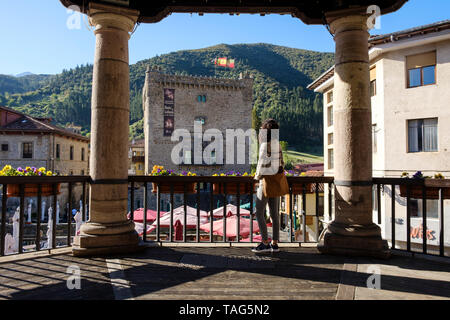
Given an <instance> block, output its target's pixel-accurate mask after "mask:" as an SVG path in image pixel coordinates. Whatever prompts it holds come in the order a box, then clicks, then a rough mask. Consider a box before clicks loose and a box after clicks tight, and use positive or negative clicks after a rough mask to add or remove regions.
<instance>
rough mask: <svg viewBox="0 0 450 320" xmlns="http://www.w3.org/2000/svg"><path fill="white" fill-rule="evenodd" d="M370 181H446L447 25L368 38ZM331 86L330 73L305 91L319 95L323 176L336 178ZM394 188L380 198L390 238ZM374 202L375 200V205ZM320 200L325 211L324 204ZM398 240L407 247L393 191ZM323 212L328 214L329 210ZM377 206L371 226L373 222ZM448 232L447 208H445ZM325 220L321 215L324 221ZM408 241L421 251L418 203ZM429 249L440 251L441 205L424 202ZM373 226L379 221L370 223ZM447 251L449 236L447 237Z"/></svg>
mask: <svg viewBox="0 0 450 320" xmlns="http://www.w3.org/2000/svg"><path fill="white" fill-rule="evenodd" d="M368 49H369V59H370V65H371V67H370V86H371V96H372V98H371V101H372V128H373V135H372V137H373V139H372V150H373V176H374V177H396V178H399V177H400V176H401V175H402V173H403V172H405V171H406V172H408V173H409V174H410V175H413V174H414V173H415V172H417V171H422V172H423V174H424V175H425V176H434V174H436V173H442V174H443V175H444V176H445V177H446V178H450V108H449V102H450V20H446V21H442V22H438V23H434V24H431V25H426V26H421V27H417V28H413V29H408V30H404V31H400V32H395V33H392V34H386V35H381V36H374V37H371V38H370V40H369V46H368ZM333 80H334V68H331V69H329V70H328V71H327V72H325V73H324V74H323V75H321V76H320V77H319V78H318V79H316V80H315V81H314V82H313V83H312V84H310V85H309V87H308V88H310V89H312V90H314V91H315V92H320V93H322V94H323V95H324V99H323V100H324V113H323V114H324V172H325V175H326V176H333V169H334V161H333V153H334V148H335V145H334V143H333V135H334V126H333ZM390 195H391V187H390V186H384V189H383V192H382V202H381V203H382V207H381V215H382V222H384V223H382V229H383V236H384V238H385V239H388V240H389V239H390V238H391V228H390V226H391V197H390ZM374 199H375V197H374ZM327 201H328V200H327V199H325V203H327ZM395 201H396V217H395V218H396V220H395V221H396V240H397V242H396V243H397V245H398V246H403V245H404V241H406V240H405V239H406V198H404V197H401V196H400V194H399V189H398V186H397V190H396V197H395ZM326 210H327V208H326ZM377 210H378V208H377V206H376V201H374V218H375V217H376V216H377ZM444 211H446V214H445V218H446V219H444V221H445V226H446V228H445V229H446V230H449V227H450V223H449V222H450V221H449V220H450V219H449V218H450V202H449V201H445V202H444ZM327 214H328V213H327V212H326V215H327ZM411 217H412V218H411V241H412V244H413V245H412V248H414V245H415V244H417V245H416V246H417V247H418V248H421V244H422V239H421V238H420V237H419V236H417V232H415V231H416V229H417V228H420V226H421V224H422V200H420V199H412V200H411ZM427 218H428V219H427V227H428V228H427V229H428V231H429V232H428V234H429V235H428V242H427V244H428V245H429V246H430V247H429V249H431V250H432V247H433V246H436V245H438V244H439V230H440V228H439V223H438V222H439V220H438V201H437V200H428V201H427ZM374 221H375V222H376V221H377V219H374ZM445 242H446V245H448V244H449V243H450V234H446V235H445Z"/></svg>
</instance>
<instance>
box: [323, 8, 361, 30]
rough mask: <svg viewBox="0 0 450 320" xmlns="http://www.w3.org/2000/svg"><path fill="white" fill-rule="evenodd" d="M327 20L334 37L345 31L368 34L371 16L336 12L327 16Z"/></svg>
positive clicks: (358, 12)
mask: <svg viewBox="0 0 450 320" xmlns="http://www.w3.org/2000/svg"><path fill="white" fill-rule="evenodd" d="M325 16H326V20H327V22H328V23H329V26H330V32H331V33H332V34H334V35H336V34H337V33H340V32H344V31H351V30H358V31H361V30H362V31H366V32H368V30H369V27H368V25H367V21H368V20H369V18H370V15H369V14H367V13H365V12H361V11H357V12H354V13H346V14H343V13H340V14H337V13H335V12H332V13H327V14H325Z"/></svg>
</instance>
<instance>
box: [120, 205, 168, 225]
mask: <svg viewBox="0 0 450 320" xmlns="http://www.w3.org/2000/svg"><path fill="white" fill-rule="evenodd" d="M165 213H166V212H164V211H160V213H159V216H160V217H162V216H163V215H164V214H165ZM157 216H158V212H157V211H155V210H150V209H147V222H150V223H151V222H153V221H155V220H156V217H157ZM128 219H131V214H130V213H128ZM133 221H135V222H144V208H139V209H136V210H135V211H134V219H133Z"/></svg>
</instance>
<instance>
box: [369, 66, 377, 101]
mask: <svg viewBox="0 0 450 320" xmlns="http://www.w3.org/2000/svg"><path fill="white" fill-rule="evenodd" d="M376 95H377V67H376V66H375V67H373V68H371V69H370V96H371V97H373V96H376Z"/></svg>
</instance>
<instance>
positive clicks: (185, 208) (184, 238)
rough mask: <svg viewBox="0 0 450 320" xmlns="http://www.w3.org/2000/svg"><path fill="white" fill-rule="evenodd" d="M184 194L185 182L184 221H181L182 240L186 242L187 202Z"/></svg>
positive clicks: (184, 196)
mask: <svg viewBox="0 0 450 320" xmlns="http://www.w3.org/2000/svg"><path fill="white" fill-rule="evenodd" d="M186 195H187V185H186V183H183V207H184V215H183V218H184V223H183V242H186V241H187V239H186V236H187V234H186V229H187V228H186V223H187V204H186Z"/></svg>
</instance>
